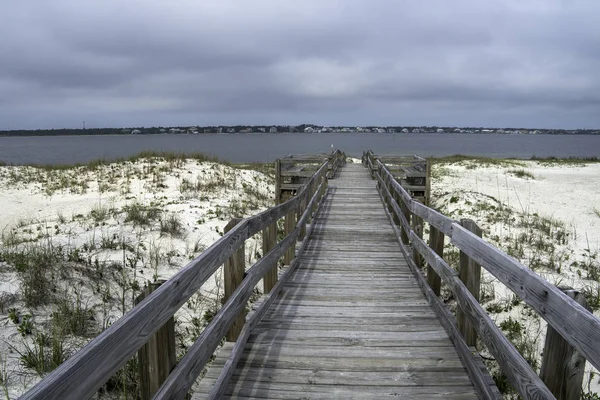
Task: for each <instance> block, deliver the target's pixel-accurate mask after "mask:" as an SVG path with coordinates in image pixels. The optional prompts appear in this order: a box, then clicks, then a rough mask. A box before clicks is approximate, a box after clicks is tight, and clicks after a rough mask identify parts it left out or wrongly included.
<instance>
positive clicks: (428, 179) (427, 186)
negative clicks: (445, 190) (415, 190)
mask: <svg viewBox="0 0 600 400" xmlns="http://www.w3.org/2000/svg"><path fill="white" fill-rule="evenodd" d="M430 197H431V161H429V159H427V160H425V205H426V206H427V207H429V204H431V198H430Z"/></svg>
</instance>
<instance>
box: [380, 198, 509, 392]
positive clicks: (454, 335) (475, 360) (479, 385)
mask: <svg viewBox="0 0 600 400" xmlns="http://www.w3.org/2000/svg"><path fill="white" fill-rule="evenodd" d="M380 194H381V195H383V193H381V192H380ZM387 216H388V219H389V220H390V221H391V220H392V216H391V214H389V213H387ZM392 228H393V230H394V234H395V236H396V239H397V241H398V244H399V245H400V248H401V250H402V253H403V254H404V256H405V257H406V259H407V262H408V265H409V267H410V269H411V271H412V272H413V274H414V276H415V277H416V278H417V281H418V283H419V286H420V287H421V289H422V290H423V293H424V294H425V296H426V297H427V300H428V301H429V303H430V305H431V307H432V310H433V311H435V313H436V314H437V316H438V317H439V320H440V322H441V323H442V325H443V327H444V329H445V330H446V332H447V334H448V336H449V338H450V340H452V342H453V343H454V345H455V348H456V351H457V353H458V355H459V356H460V358H461V360H462V362H463V364H464V366H465V368H466V370H467V372H468V375H469V377H470V378H471V380H472V382H473V384H474V387H475V390H476V391H477V393H478V394H479V396H480V397H481V398H486V399H501V398H502V396H501V395H500V392H499V391H498V389H497V388H496V385H495V384H494V382H493V380H492V378H491V377H490V376H489V374H488V373H487V370H486V369H485V368H481V364H482V362H481V359H480V358H479V357H475V356H474V355H473V354H472V352H471V350H470V348H469V347H468V346H467V344H466V343H465V341H464V338H463V337H462V335H461V334H460V333H459V331H458V328H457V326H456V323H455V321H454V319H453V316H452V315H451V314H450V312H449V311H448V310H447V309H446V307H445V306H444V304H443V303H442V302H441V300H440V299H439V298H438V296H437V295H436V294H435V293H434V292H433V290H432V289H431V288H430V287H429V286H428V285H427V283H426V281H425V277H423V275H422V273H421V270H420V268H418V267H417V265H416V264H415V263H414V262H413V261H412V259H411V258H409V254H410V252H409V248H408V245H404V238H403V237H402V233H401V232H400V230H399V228H397V227H395V226H394V225H392ZM410 234H411V235H414V232H410Z"/></svg>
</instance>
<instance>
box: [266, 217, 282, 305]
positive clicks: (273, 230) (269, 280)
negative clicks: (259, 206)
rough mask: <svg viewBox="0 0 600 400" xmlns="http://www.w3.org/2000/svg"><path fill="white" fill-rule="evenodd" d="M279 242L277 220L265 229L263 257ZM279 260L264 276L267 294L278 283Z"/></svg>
mask: <svg viewBox="0 0 600 400" xmlns="http://www.w3.org/2000/svg"><path fill="white" fill-rule="evenodd" d="M276 244H277V221H275V222H273V223H272V224H271V225H269V226H267V227H266V228H265V229H263V243H262V252H263V257H264V256H265V254H267V253H268V252H269V251H271V250H272V249H273V247H275V245H276ZM277 272H278V271H277V262H275V264H274V265H273V267H271V269H270V270H269V271H268V272H267V273H266V274H265V277H264V278H263V292H264V293H265V294H267V293H269V292H270V291H271V289H273V286H275V284H276V283H277V279H278V275H277Z"/></svg>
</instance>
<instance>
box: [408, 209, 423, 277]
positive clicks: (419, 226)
mask: <svg viewBox="0 0 600 400" xmlns="http://www.w3.org/2000/svg"><path fill="white" fill-rule="evenodd" d="M415 201H417V200H415ZM409 212H410V211H409ZM411 222H412V230H413V231H414V232H415V234H416V235H417V236H418V237H419V238H421V239H423V219H422V218H421V217H419V216H417V215H414V214H413V215H412V221H411ZM413 261H414V262H415V265H417V267H419V268H421V267H422V266H423V257H421V254H420V253H419V252H418V251H417V249H415V248H413Z"/></svg>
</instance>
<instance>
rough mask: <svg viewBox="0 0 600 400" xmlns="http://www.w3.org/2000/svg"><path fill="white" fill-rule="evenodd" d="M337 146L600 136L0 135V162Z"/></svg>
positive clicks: (476, 146)
mask: <svg viewBox="0 0 600 400" xmlns="http://www.w3.org/2000/svg"><path fill="white" fill-rule="evenodd" d="M332 146H333V147H334V148H339V149H341V150H343V151H345V152H346V154H348V155H352V156H355V157H360V155H361V154H362V152H363V150H366V149H372V150H373V151H374V152H375V153H380V154H384V153H385V154H419V155H421V156H425V157H426V156H443V155H452V154H466V155H479V156H490V157H515V158H530V157H531V156H533V155H535V156H538V157H548V156H556V157H594V156H595V157H600V136H598V135H596V136H591V135H577V136H565V135H556V136H555V135H497V134H490V135H483V134H480V135H472V134H448V133H445V134H437V133H432V134H410V133H409V134H400V133H397V134H362V133H361V134H356V133H354V134H353V133H350V134H348V133H330V134H304V133H291V134H252V135H217V134H206V135H147V136H145V135H122V136H121V135H119V136H116V135H115V136H59V137H10V138H9V137H0V161H4V162H6V163H10V164H17V165H20V164H72V163H78V162H79V163H84V162H89V161H91V160H95V159H99V158H104V159H114V158H121V157H128V156H131V155H133V154H136V153H139V152H140V151H143V150H156V151H174V152H202V153H206V154H211V155H215V156H217V157H219V158H221V159H225V160H229V161H232V162H252V161H258V162H271V161H273V160H275V159H276V158H278V157H282V156H284V155H286V154H302V153H322V152H327V151H330V150H331V149H332Z"/></svg>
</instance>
